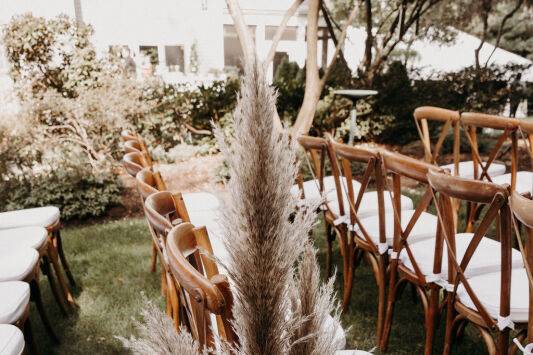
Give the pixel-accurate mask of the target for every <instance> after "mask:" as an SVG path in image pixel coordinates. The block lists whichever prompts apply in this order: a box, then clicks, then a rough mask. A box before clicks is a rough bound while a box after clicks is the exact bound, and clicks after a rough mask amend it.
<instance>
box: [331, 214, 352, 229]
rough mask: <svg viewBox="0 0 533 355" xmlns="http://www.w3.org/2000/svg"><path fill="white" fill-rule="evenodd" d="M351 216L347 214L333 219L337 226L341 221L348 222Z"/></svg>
mask: <svg viewBox="0 0 533 355" xmlns="http://www.w3.org/2000/svg"><path fill="white" fill-rule="evenodd" d="M348 221H349V217H348V216H347V215H343V216H339V218H337V219H336V220H334V221H333V224H334V225H335V226H338V225H339V224H341V223H348Z"/></svg>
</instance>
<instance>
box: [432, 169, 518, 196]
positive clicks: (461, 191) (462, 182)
mask: <svg viewBox="0 0 533 355" xmlns="http://www.w3.org/2000/svg"><path fill="white" fill-rule="evenodd" d="M427 177H428V181H429V184H430V185H431V186H432V187H433V188H434V189H435V190H437V191H438V192H442V193H444V194H446V195H448V196H450V197H453V198H458V199H460V200H464V201H471V202H477V203H490V202H492V200H493V199H494V197H495V196H496V194H498V193H500V194H502V196H504V197H505V198H508V197H509V191H508V190H507V187H506V186H505V185H503V186H502V185H497V184H494V183H491V182H488V181H481V180H473V179H466V178H462V177H458V176H452V175H450V174H448V173H442V172H438V171H435V170H433V169H432V170H430V171H429V172H428V174H427Z"/></svg>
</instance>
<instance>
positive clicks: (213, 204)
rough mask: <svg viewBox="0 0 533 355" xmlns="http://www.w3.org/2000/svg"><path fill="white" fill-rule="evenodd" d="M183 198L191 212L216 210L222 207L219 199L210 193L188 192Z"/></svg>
mask: <svg viewBox="0 0 533 355" xmlns="http://www.w3.org/2000/svg"><path fill="white" fill-rule="evenodd" d="M182 196H183V201H184V202H185V206H186V207H187V211H189V212H191V211H205V210H216V209H217V208H218V207H219V206H220V201H219V200H218V198H217V197H216V196H215V195H213V194H210V193H208V192H187V193H184V194H182Z"/></svg>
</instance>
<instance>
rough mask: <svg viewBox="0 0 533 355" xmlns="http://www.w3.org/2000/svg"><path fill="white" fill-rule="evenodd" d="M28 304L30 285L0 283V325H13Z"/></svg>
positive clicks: (23, 283)
mask: <svg viewBox="0 0 533 355" xmlns="http://www.w3.org/2000/svg"><path fill="white" fill-rule="evenodd" d="M28 302H30V285H29V284H27V283H26V282H22V281H9V282H0V324H14V323H16V322H17V321H18V320H19V319H20V318H21V317H22V316H23V315H24V311H25V310H26V307H27V306H28Z"/></svg>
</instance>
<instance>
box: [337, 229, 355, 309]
mask: <svg viewBox="0 0 533 355" xmlns="http://www.w3.org/2000/svg"><path fill="white" fill-rule="evenodd" d="M339 231H340V239H341V240H340V243H341V244H342V245H341V248H342V249H343V250H344V255H343V258H342V264H343V279H344V280H343V286H344V289H343V297H342V312H343V313H345V312H346V311H347V310H348V308H349V305H350V298H351V296H352V286H353V260H352V257H353V253H354V250H350V249H353V248H352V246H351V243H349V242H348V231H347V230H346V229H344V228H340V229H339Z"/></svg>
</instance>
